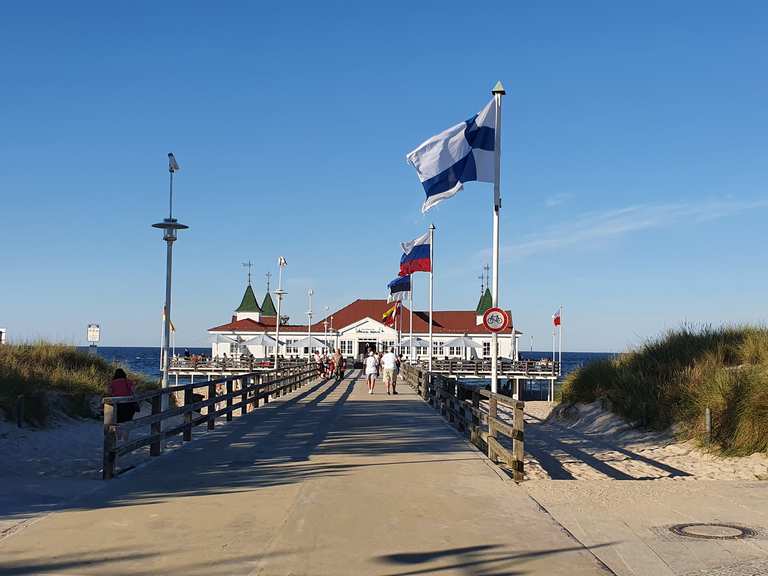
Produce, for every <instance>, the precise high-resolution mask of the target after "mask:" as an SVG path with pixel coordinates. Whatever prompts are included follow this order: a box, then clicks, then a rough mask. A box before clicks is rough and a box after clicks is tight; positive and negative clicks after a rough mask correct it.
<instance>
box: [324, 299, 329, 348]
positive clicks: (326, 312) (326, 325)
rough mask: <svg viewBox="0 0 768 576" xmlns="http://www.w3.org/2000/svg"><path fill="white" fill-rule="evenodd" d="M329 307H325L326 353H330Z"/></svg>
mask: <svg viewBox="0 0 768 576" xmlns="http://www.w3.org/2000/svg"><path fill="white" fill-rule="evenodd" d="M328 310H329V308H328V306H326V307H325V320H323V328H324V329H325V334H324V337H325V343H324V345H325V352H326V354H327V353H328Z"/></svg>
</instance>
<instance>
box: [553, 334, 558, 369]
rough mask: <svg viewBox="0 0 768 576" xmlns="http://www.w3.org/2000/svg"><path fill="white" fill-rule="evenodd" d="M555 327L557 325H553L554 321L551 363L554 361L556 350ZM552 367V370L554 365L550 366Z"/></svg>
mask: <svg viewBox="0 0 768 576" xmlns="http://www.w3.org/2000/svg"><path fill="white" fill-rule="evenodd" d="M556 328H557V327H556V326H555V323H554V322H552V364H554V363H555V350H556V348H555V330H556ZM552 369H553V370H554V366H553V367H552Z"/></svg>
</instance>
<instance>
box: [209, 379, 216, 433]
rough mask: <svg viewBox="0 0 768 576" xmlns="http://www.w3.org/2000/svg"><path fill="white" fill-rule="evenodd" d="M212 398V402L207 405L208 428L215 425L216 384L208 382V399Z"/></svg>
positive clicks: (212, 427)
mask: <svg viewBox="0 0 768 576" xmlns="http://www.w3.org/2000/svg"><path fill="white" fill-rule="evenodd" d="M211 398H213V399H214V401H213V404H209V405H208V430H213V429H214V427H215V426H216V384H208V400H210V399H211Z"/></svg>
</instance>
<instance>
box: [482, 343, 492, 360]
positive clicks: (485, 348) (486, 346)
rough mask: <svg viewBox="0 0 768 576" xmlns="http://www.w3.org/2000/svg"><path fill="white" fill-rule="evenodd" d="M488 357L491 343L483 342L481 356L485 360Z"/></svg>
mask: <svg viewBox="0 0 768 576" xmlns="http://www.w3.org/2000/svg"><path fill="white" fill-rule="evenodd" d="M490 355H491V343H490V342H483V356H484V357H486V358H487V357H488V356H490Z"/></svg>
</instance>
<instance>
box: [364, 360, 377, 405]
mask: <svg viewBox="0 0 768 576" xmlns="http://www.w3.org/2000/svg"><path fill="white" fill-rule="evenodd" d="M378 372H379V362H378V359H377V358H376V355H375V354H374V353H373V350H371V351H370V352H368V357H367V358H366V359H365V377H366V379H367V380H368V394H373V387H374V386H375V385H376V376H378Z"/></svg>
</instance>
